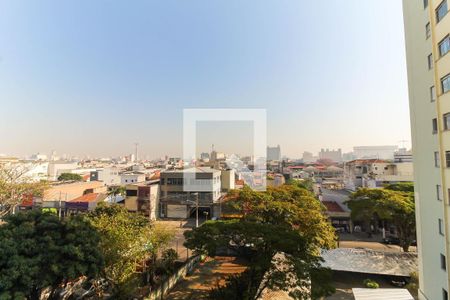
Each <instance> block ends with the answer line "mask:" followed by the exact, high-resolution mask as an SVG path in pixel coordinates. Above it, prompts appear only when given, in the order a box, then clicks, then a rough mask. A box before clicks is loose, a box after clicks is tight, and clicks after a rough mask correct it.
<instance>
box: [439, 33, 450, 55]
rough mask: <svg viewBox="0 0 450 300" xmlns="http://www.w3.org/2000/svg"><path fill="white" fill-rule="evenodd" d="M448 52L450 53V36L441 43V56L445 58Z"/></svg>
mask: <svg viewBox="0 0 450 300" xmlns="http://www.w3.org/2000/svg"><path fill="white" fill-rule="evenodd" d="M448 51H450V36H448V35H447V36H446V37H445V38H444V39H443V40H442V41H440V42H439V55H440V56H444V55H445V54H447V52H448Z"/></svg>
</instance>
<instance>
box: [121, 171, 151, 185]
mask: <svg viewBox="0 0 450 300" xmlns="http://www.w3.org/2000/svg"><path fill="white" fill-rule="evenodd" d="M144 181H145V174H142V173H122V174H120V184H121V185H125V184H130V183H139V182H144Z"/></svg>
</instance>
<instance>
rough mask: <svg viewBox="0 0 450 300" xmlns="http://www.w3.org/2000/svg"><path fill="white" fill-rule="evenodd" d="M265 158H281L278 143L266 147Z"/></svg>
mask: <svg viewBox="0 0 450 300" xmlns="http://www.w3.org/2000/svg"><path fill="white" fill-rule="evenodd" d="M267 160H278V161H280V160H281V148H280V145H277V146H276V147H267Z"/></svg>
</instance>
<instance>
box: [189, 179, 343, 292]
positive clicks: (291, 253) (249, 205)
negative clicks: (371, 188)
mask: <svg viewBox="0 0 450 300" xmlns="http://www.w3.org/2000/svg"><path fill="white" fill-rule="evenodd" d="M227 198H228V200H227V202H226V203H225V204H223V205H224V209H225V210H233V211H235V212H237V213H238V214H239V215H241V218H240V219H239V220H237V219H235V220H229V221H209V222H206V223H204V224H203V225H202V226H200V227H199V228H197V229H194V230H193V231H190V232H185V236H186V242H185V245H186V247H188V248H190V249H194V250H195V251H197V252H198V253H206V254H209V255H215V253H216V252H217V251H218V250H223V249H225V248H232V249H234V250H235V251H237V252H238V253H240V255H243V256H245V257H247V258H248V259H249V260H250V266H249V268H248V270H247V271H246V272H245V273H244V274H241V275H240V276H237V277H234V278H230V280H229V282H228V284H229V288H230V289H229V290H227V291H225V290H220V289H219V290H217V291H215V292H214V297H219V295H222V296H223V298H220V299H226V298H228V299H230V298H235V299H256V298H257V297H258V291H259V290H260V289H259V287H260V284H261V282H263V278H264V284H266V285H267V286H268V287H270V288H275V289H282V290H286V291H289V292H290V293H291V296H292V297H294V298H295V299H309V298H308V297H311V296H312V297H313V299H316V298H318V297H319V296H323V295H328V294H329V293H330V292H331V291H332V290H333V288H332V287H330V285H329V279H330V278H329V276H328V272H327V271H328V270H327V269H324V268H321V267H320V262H321V258H320V249H323V248H332V247H335V245H336V243H335V239H336V237H335V233H334V229H333V227H332V226H331V224H330V223H329V221H328V219H327V218H326V217H325V215H324V214H323V207H322V205H321V203H320V201H318V200H317V199H316V198H314V195H313V194H312V193H311V192H309V191H308V190H306V189H304V188H301V187H298V186H295V185H283V186H281V187H278V188H268V190H267V191H266V192H256V191H253V190H251V189H250V188H244V189H242V190H239V191H232V192H230V193H229V194H228V196H227ZM277 253H283V254H285V255H286V259H287V265H288V266H289V268H290V272H279V271H273V269H272V266H273V263H272V259H273V257H274V256H275V255H276V254H277ZM289 274H294V275H295V276H294V277H295V280H294V279H292V277H291V276H290V275H289ZM309 286H311V287H312V295H309V293H308V292H307V291H306V290H305V289H303V288H305V287H309ZM222 296H220V297H222ZM218 299H219V298H218Z"/></svg>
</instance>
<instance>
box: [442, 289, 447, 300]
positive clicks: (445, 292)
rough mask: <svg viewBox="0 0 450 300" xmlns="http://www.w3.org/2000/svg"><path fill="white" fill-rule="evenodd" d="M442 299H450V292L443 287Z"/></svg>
mask: <svg viewBox="0 0 450 300" xmlns="http://www.w3.org/2000/svg"><path fill="white" fill-rule="evenodd" d="M442 299H443V300H448V293H447V291H446V290H445V289H442Z"/></svg>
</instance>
